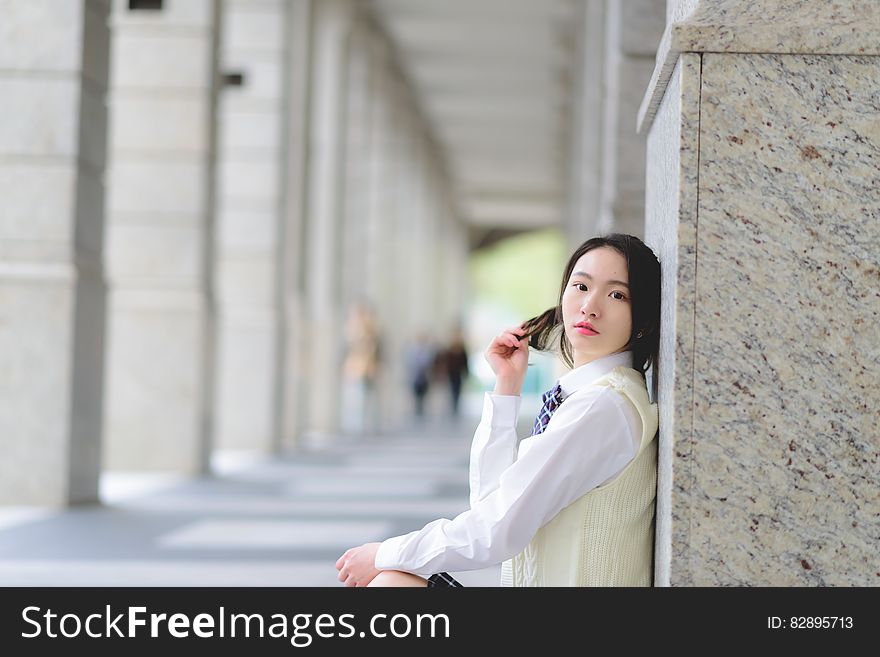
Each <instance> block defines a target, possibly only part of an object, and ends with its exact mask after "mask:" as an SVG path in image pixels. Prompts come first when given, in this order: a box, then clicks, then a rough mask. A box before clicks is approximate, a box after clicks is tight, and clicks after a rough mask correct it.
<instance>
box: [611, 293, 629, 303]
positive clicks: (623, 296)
mask: <svg viewBox="0 0 880 657" xmlns="http://www.w3.org/2000/svg"><path fill="white" fill-rule="evenodd" d="M611 294H619V295H620V296H619V297H614V298H615V299H620V300H621V301H623V300H624V299H626V295H625V294H624V293H623V292H616V291H615V292H612V293H611Z"/></svg>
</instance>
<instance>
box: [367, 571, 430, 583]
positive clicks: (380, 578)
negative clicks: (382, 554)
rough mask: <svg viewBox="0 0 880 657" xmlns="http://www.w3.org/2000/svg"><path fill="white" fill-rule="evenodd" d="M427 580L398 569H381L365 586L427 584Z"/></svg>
mask: <svg viewBox="0 0 880 657" xmlns="http://www.w3.org/2000/svg"><path fill="white" fill-rule="evenodd" d="M427 585H428V580H426V579H425V578H424V577H419V576H418V575H413V574H412V573H404V572H402V571H400V570H383V571H382V572H380V573H379V574H378V575H376V576H375V577H374V578H373V581H372V582H370V583H369V584H367V586H427Z"/></svg>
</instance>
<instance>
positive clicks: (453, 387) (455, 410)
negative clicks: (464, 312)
mask: <svg viewBox="0 0 880 657" xmlns="http://www.w3.org/2000/svg"><path fill="white" fill-rule="evenodd" d="M437 370H438V372H439V376H440V377H441V378H443V379H445V380H446V383H447V384H448V385H449V400H450V404H451V409H450V410H451V412H452V416H453V417H458V416H459V401H460V399H461V386H462V384H463V383H464V382H465V381H466V380H467V376H468V372H469V370H468V354H467V348H466V347H465V344H464V336H463V334H462V331H461V328H460V327H456V328H455V329H454V330H453V332H452V339H451V340H450V341H449V344H448V345H447V346H446V348H445V349H442V350H441V351H440V352H439V355H438V358H437Z"/></svg>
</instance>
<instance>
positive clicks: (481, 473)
mask: <svg viewBox="0 0 880 657" xmlns="http://www.w3.org/2000/svg"><path fill="white" fill-rule="evenodd" d="M659 324H660V263H659V262H658V261H657V257H656V256H655V255H654V253H653V252H652V251H651V249H649V248H648V247H647V246H646V245H645V244H644V243H642V241H641V240H639V239H638V238H637V237H633V236H631V235H622V234H616V233H615V234H612V235H608V236H605V237H596V238H593V239H590V240H587V241H586V242H584V243H583V244H581V245H580V246H579V247H578V248H577V249H576V250H575V252H574V253H573V254H572V256H571V258H570V259H569V261H568V264H567V265H566V268H565V273H564V275H563V278H562V287H561V289H560V293H559V300H558V302H557V304H556V306H555V307H554V308H550V309H549V310H547V311H546V312H544V313H543V314H541V315H539V316H537V317H534V318H532V319H530V320H528V321H526V322H524V323H523V324H522V325H520V326H516V327H512V328H510V329H508V330H506V331H504V332H502V333H500V334H499V335H498V336H496V337H495V338H494V339H493V340H492V342H491V343H490V344H489V346H488V347H487V349H486V351H485V357H486V359H487V360H488V362H489V364H490V365H491V366H492V369H493V371H494V372H495V374H496V382H495V390H494V392H492V393H488V392H487V393H486V395H485V397H484V404H483V416H482V419H481V421H480V425H479V426H478V427H477V431H476V434H475V435H474V441H473V445H472V447H471V461H470V489H471V490H470V509H469V510H467V511H465V512H463V513H461V514H459V515H458V516H456V517H455V518H454V519H452V520H449V519H446V518H441V519H439V520H435V521H433V522H431V523H428V524H427V525H426V526H425V527H424V528H422V529H420V530H418V531H414V532H411V533H409V534H405V535H403V536H396V537H393V538H390V539H388V540H386V541H384V542H382V543H367V544H365V545H362V546H360V547H356V548H352V549H350V550H347V551H346V552H345V554H343V555H342V556H341V557H340V558H339V560H338V561H337V562H336V568H337V570H338V571H339V577H338V578H339V580H340V581H341V582H344V583H345V585H346V586H460V584H459V583H458V582H456V581H455V580H454V579H453V578H452V577H450V576H449V575H448V574H447V573H446V572H445V571H462V570H475V569H480V568H486V567H488V566H491V565H494V564H497V563H499V562H504V564H503V566H502V584H505V585H513V586H649V585H650V584H651V577H652V573H651V568H652V556H653V534H654V532H653V525H654V503H655V490H656V478H657V445H656V440H655V437H656V433H657V427H658V414H657V405H656V404H652V403H651V402H650V400H649V398H648V393H647V389H646V386H645V378H644V372H646V371H647V369H648V368H649V367H650V366H651V365H652V364H653V363H655V362H656V359H657V350H658V345H659V340H658V338H659V336H658V333H659ZM530 345H531V346H532V347H534V348H536V349H539V350H548V349H558V351H559V354H560V356H561V357H562V359H563V360H564V361H565V363H566V364H567V365H568V366H569V367H570V368H572V369H571V371H570V372H568V373H566V374H565V375H564V376H562V377H561V378H560V379H559V381H558V383H557V385H556V386H554V388H553V389H552V390H550V391H549V392H548V393H547V394H545V395H544V402H545V403H544V406H543V408H542V409H541V412H540V413H539V415H538V418H537V420H536V422H535V428H534V430H533V432H532V436H531V437H529V438H526V439H524V440H523V441H522V442H521V443H520V444H519V447H518V448H517V436H516V419H517V414H518V411H519V404H520V396H519V395H520V391H521V389H522V384H523V380H524V378H525V375H526V367H527V365H528V359H529V346H530ZM422 575H424V576H427V578H425V577H422Z"/></svg>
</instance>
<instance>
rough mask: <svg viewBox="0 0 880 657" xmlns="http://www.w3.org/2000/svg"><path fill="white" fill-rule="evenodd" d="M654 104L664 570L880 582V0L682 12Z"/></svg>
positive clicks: (811, 582) (649, 100) (659, 561)
mask: <svg viewBox="0 0 880 657" xmlns="http://www.w3.org/2000/svg"><path fill="white" fill-rule="evenodd" d="M670 18H671V20H672V21H673V22H670V24H669V25H668V26H667V29H666V32H665V34H664V38H663V41H662V43H661V49H660V52H659V53H658V56H657V67H656V69H655V72H654V76H653V78H652V83H651V86H650V87H649V89H648V92H647V95H646V97H645V99H644V102H643V105H642V110H641V115H642V117H641V119H642V121H641V129H642V131H643V132H645V133H647V135H648V151H647V152H648V169H647V182H648V187H647V197H646V198H647V240H648V243H649V244H651V245H652V246H653V247H654V248H655V250H656V251H657V253H658V255H659V257H660V260H661V263H662V268H663V317H662V327H661V336H662V342H661V357H660V363H659V403H660V414H661V417H660V472H659V483H658V505H657V546H656V573H655V582H656V583H657V584H658V585H674V586H680V585H685V586H687V585H709V586H718V585H722V586H727V585H733V586H739V585H757V586H870V585H876V584H877V583H878V581H880V579H878V577H880V575H878V573H880V569H878V561H877V541H878V536H877V527H878V517H880V494H878V492H877V472H878V460H880V432H878V429H877V427H878V419H880V417H878V410H877V409H880V388H878V386H877V376H876V373H877V371H878V368H880V343H878V341H877V339H876V326H877V323H878V319H880V293H878V288H880V286H878V282H880V249H878V247H877V245H878V243H880V221H878V218H880V174H878V171H880V168H878V158H880V155H878V154H880V130H878V126H880V103H878V96H877V89H878V87H880V46H878V44H880V6H878V5H877V4H875V3H865V2H848V1H840V2H836V3H833V4H831V3H813V2H782V1H771V0H762V1H756V2H751V3H741V2H733V1H728V0H714V1H705V0H704V1H702V2H698V3H697V2H687V3H679V4H677V5H676V6H672V7H670Z"/></svg>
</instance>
